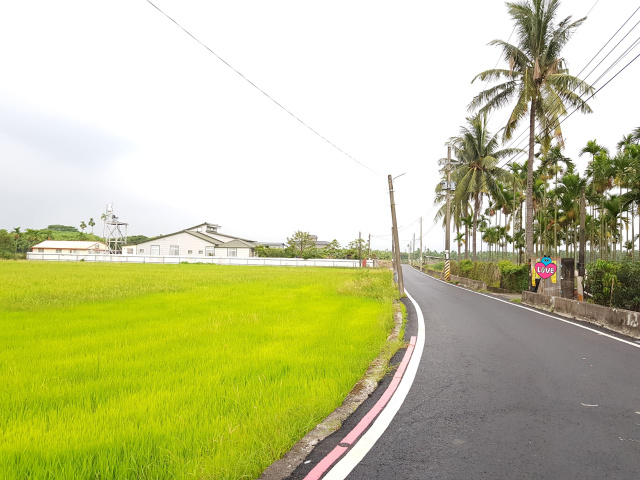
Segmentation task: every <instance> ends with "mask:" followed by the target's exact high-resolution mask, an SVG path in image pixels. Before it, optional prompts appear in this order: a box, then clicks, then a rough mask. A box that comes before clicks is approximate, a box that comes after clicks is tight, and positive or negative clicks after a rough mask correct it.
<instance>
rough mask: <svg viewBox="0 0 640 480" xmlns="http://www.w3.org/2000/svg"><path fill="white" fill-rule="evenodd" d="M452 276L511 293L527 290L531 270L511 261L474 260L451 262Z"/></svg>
mask: <svg viewBox="0 0 640 480" xmlns="http://www.w3.org/2000/svg"><path fill="white" fill-rule="evenodd" d="M451 274H452V275H457V276H458V277H465V278H470V279H472V280H478V281H480V282H484V283H486V284H487V286H489V287H500V288H504V289H505V290H509V291H511V292H522V291H523V290H527V286H528V284H529V270H528V267H527V265H516V264H515V263H512V262H510V261H509V260H501V261H499V262H498V263H497V264H495V263H491V262H473V261H472V260H461V261H460V262H456V261H453V260H452V261H451Z"/></svg>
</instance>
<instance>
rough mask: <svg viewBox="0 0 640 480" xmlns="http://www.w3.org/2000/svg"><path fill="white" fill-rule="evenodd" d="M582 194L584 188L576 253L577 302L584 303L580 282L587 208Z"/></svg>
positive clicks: (582, 274)
mask: <svg viewBox="0 0 640 480" xmlns="http://www.w3.org/2000/svg"><path fill="white" fill-rule="evenodd" d="M586 203H587V202H586V198H585V193H584V187H582V194H581V195H580V252H579V253H578V301H579V302H584V288H583V285H582V282H583V280H584V260H585V258H584V257H585V247H586V240H585V238H584V234H585V227H586V217H587V206H586Z"/></svg>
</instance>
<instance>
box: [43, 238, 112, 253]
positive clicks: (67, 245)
mask: <svg viewBox="0 0 640 480" xmlns="http://www.w3.org/2000/svg"><path fill="white" fill-rule="evenodd" d="M31 251H32V252H34V253H58V254H60V253H75V254H78V255H87V254H96V253H107V246H106V245H105V244H104V243H102V242H94V241H83V240H45V241H44V242H40V243H38V244H37V245H34V246H33V247H31Z"/></svg>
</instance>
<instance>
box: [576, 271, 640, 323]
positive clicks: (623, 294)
mask: <svg viewBox="0 0 640 480" xmlns="http://www.w3.org/2000/svg"><path fill="white" fill-rule="evenodd" d="M585 291H586V292H587V293H589V294H590V295H591V299H592V300H593V302H594V303H597V304H598V305H604V306H605V307H609V306H610V307H616V308H624V309H625V310H634V311H637V310H638V309H639V308H640V263H637V262H622V263H620V262H607V261H604V260H598V261H596V262H595V263H590V264H589V265H588V266H587V281H586V284H585Z"/></svg>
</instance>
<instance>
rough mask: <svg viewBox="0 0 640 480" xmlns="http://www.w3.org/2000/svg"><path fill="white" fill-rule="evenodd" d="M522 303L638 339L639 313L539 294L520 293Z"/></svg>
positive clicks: (639, 336) (639, 332)
mask: <svg viewBox="0 0 640 480" xmlns="http://www.w3.org/2000/svg"><path fill="white" fill-rule="evenodd" d="M522 303H524V304H527V305H531V306H533V307H538V308H543V309H546V310H551V311H553V312H554V313H559V314H561V315H567V316H571V317H576V318H578V319H581V320H587V321H589V322H593V323H597V324H600V325H602V326H604V327H607V328H609V329H611V330H615V331H617V332H620V333H624V334H626V335H631V336H633V337H636V338H640V313H639V312H632V311H630V310H623V309H621V308H609V307H603V306H602V305H596V304H595V303H586V302H578V301H577V300H571V299H568V298H562V297H552V296H550V295H544V294H541V293H533V292H526V291H525V292H522Z"/></svg>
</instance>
